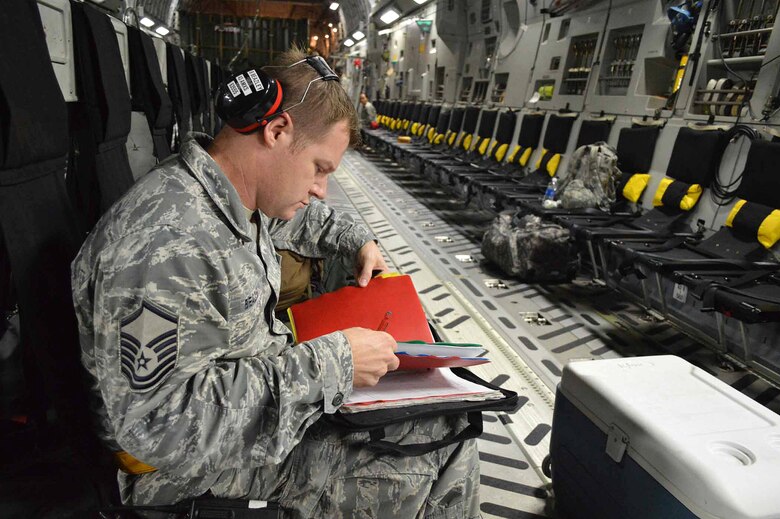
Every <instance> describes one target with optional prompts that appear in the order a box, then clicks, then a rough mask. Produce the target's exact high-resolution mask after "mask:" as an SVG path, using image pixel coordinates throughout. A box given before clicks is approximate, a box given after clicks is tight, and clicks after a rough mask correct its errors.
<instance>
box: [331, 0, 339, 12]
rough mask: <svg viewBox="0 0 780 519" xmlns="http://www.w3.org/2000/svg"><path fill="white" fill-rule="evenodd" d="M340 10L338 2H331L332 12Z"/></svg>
mask: <svg viewBox="0 0 780 519" xmlns="http://www.w3.org/2000/svg"><path fill="white" fill-rule="evenodd" d="M338 8H339V3H338V2H331V4H330V10H331V11H335V10H336V9H338Z"/></svg>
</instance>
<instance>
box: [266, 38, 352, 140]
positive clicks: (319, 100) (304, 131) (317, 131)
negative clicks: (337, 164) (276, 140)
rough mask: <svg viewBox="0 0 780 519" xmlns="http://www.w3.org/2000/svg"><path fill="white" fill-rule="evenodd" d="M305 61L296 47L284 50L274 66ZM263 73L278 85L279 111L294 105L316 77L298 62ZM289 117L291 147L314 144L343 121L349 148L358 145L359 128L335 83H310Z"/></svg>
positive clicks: (339, 87)
mask: <svg viewBox="0 0 780 519" xmlns="http://www.w3.org/2000/svg"><path fill="white" fill-rule="evenodd" d="M304 58H306V53H305V52H304V51H303V50H301V49H300V48H298V47H293V48H291V49H289V50H287V51H285V52H284V53H283V54H282V55H281V56H280V57H279V59H277V60H276V62H275V63H274V65H277V66H280V67H286V66H288V65H292V64H293V63H296V62H298V61H301V60H302V59H304ZM265 70H266V72H267V73H268V74H269V75H270V76H272V77H274V78H275V79H276V80H277V81H279V82H280V83H281V84H282V92H283V93H284V102H283V104H282V109H286V108H287V107H288V106H292V105H294V104H296V103H298V102H299V101H300V100H301V98H302V97H303V93H304V92H305V91H306V87H307V86H308V85H309V82H310V81H311V80H313V79H317V78H319V77H320V75H319V74H318V73H317V71H316V70H314V68H312V67H310V66H309V65H308V64H306V63H301V64H299V65H296V66H294V67H290V68H271V67H269V68H267V69H265ZM290 115H291V116H292V118H293V124H294V128H295V142H294V145H295V146H305V145H306V144H307V143H309V142H314V141H316V140H317V139H318V138H321V137H322V135H324V134H325V132H326V131H327V130H328V129H329V128H330V127H331V126H332V125H334V124H335V123H337V122H339V121H346V122H347V127H348V128H349V145H350V146H356V145H357V144H359V143H360V130H359V128H360V125H359V122H358V117H357V112H356V111H355V107H354V106H352V102H351V101H350V100H349V97H348V96H347V93H346V91H345V90H344V87H342V86H341V83H339V82H338V81H315V82H314V83H312V84H311V87H310V88H309V92H308V93H307V94H306V99H305V100H304V101H303V103H302V104H300V105H298V106H296V107H295V108H292V110H291V111H290Z"/></svg>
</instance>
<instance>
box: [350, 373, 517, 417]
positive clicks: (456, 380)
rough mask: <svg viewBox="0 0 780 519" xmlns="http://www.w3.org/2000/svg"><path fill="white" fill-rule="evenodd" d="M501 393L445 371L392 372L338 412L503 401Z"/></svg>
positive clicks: (355, 393)
mask: <svg viewBox="0 0 780 519" xmlns="http://www.w3.org/2000/svg"><path fill="white" fill-rule="evenodd" d="M502 397H503V395H502V393H501V392H500V391H495V390H492V389H490V388H487V387H485V386H481V385H479V384H475V383H473V382H470V381H468V380H465V379H462V378H460V377H459V376H457V375H455V374H454V373H453V372H452V371H450V370H449V369H447V368H441V369H432V370H429V371H400V372H399V371H394V372H391V373H388V374H387V375H385V376H384V377H382V378H381V379H379V383H378V384H377V385H375V386H373V387H365V388H356V389H355V390H354V391H353V392H352V394H351V395H350V396H349V398H348V399H347V400H346V402H345V403H344V405H343V406H342V407H341V409H340V410H341V412H344V413H359V412H361V411H371V410H374V409H388V408H393V407H408V406H412V405H422V404H430V403H434V402H449V401H454V400H457V401H482V400H496V399H499V398H502Z"/></svg>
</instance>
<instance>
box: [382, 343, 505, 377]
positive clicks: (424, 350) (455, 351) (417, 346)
mask: <svg viewBox="0 0 780 519" xmlns="http://www.w3.org/2000/svg"><path fill="white" fill-rule="evenodd" d="M484 353H485V348H483V347H482V346H480V345H479V344H457V343H448V342H434V343H424V342H419V341H415V342H399V343H398V351H396V355H397V356H398V360H399V361H400V365H399V366H398V369H399V370H412V369H430V368H445V367H450V368H453V367H465V366H475V365H477V364H484V363H486V362H490V359H488V358H487V357H483V356H482V355H483V354H484Z"/></svg>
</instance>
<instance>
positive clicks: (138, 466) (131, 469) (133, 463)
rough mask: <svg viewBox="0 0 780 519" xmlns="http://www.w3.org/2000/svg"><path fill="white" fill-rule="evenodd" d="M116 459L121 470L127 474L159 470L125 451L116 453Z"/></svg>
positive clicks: (135, 474)
mask: <svg viewBox="0 0 780 519" xmlns="http://www.w3.org/2000/svg"><path fill="white" fill-rule="evenodd" d="M114 461H115V462H116V464H117V466H118V467H119V470H121V471H122V472H124V473H126V474H132V475H134V476H137V475H138V474H148V473H149V472H155V471H157V469H156V468H154V467H152V466H151V465H147V464H146V463H144V462H143V461H139V460H137V459H135V458H134V457H133V455H132V454H130V453H128V452H125V451H117V452H115V453H114Z"/></svg>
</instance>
